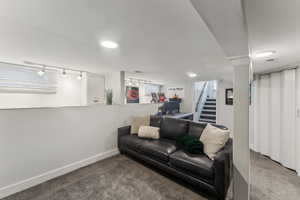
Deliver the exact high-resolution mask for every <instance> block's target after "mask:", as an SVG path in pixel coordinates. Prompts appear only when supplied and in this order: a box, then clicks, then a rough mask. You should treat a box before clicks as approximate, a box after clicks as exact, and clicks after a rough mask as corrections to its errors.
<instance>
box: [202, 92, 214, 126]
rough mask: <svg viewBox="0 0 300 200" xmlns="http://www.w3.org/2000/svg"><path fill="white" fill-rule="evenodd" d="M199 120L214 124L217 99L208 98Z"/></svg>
mask: <svg viewBox="0 0 300 200" xmlns="http://www.w3.org/2000/svg"><path fill="white" fill-rule="evenodd" d="M199 121H200V122H206V123H212V124H215V123H216V99H211V98H208V99H206V101H205V104H204V106H203V109H202V112H201V114H200V118H199Z"/></svg>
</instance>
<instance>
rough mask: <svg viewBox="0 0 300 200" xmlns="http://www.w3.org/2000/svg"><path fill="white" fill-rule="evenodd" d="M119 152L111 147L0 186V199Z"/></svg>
mask: <svg viewBox="0 0 300 200" xmlns="http://www.w3.org/2000/svg"><path fill="white" fill-rule="evenodd" d="M118 153H119V150H118V149H112V150H110V151H106V152H104V153H100V154H97V155H95V156H92V157H89V158H87V159H84V160H80V161H77V162H74V163H71V164H69V165H66V166H63V167H60V168H57V169H54V170H51V171H48V172H46V173H43V174H40V175H37V176H34V177H32V178H29V179H26V180H23V181H20V182H17V183H14V184H11V185H8V186H5V187H3V188H0V199H2V198H4V197H7V196H9V195H12V194H14V193H17V192H20V191H23V190H26V189H28V188H30V187H33V186H36V185H38V184H40V183H43V182H45V181H48V180H50V179H53V178H56V177H59V176H61V175H64V174H67V173H69V172H72V171H74V170H76V169H79V168H82V167H85V166H87V165H90V164H92V163H95V162H98V161H100V160H103V159H105V158H108V157H111V156H114V155H117V154H118Z"/></svg>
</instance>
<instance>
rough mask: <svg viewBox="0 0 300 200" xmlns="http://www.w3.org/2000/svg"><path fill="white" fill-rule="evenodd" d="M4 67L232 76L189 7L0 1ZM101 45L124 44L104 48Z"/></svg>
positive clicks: (184, 1) (145, 1)
mask: <svg viewBox="0 0 300 200" xmlns="http://www.w3.org/2000/svg"><path fill="white" fill-rule="evenodd" d="M0 23H1V27H0V35H1V37H0V44H1V45H0V52H1V53H0V56H1V57H0V60H4V61H13V62H18V63H20V62H23V61H24V60H29V61H34V62H38V63H45V64H51V65H60V66H67V67H72V68H77V69H84V70H89V71H93V72H106V71H109V70H127V71H133V70H141V71H144V72H146V73H151V74H159V76H161V77H163V78H174V79H177V80H183V79H187V77H186V72H189V71H192V72H196V73H198V74H199V76H200V78H203V79H210V78H211V79H215V78H224V77H231V76H232V69H231V64H230V63H229V62H228V61H227V60H226V58H225V57H226V56H225V54H224V52H223V50H222V49H221V47H220V46H219V44H218V42H217V41H216V39H215V38H214V36H213V34H212V33H211V32H210V31H209V29H208V28H207V26H206V24H205V23H204V21H203V20H202V19H201V18H200V17H199V15H198V14H197V12H196V10H195V9H194V7H193V6H192V4H191V3H190V1H188V0H122V1H119V0H90V1H86V0H51V1H47V0H26V1H20V0H3V1H1V7H0ZM99 40H113V41H116V42H118V43H119V48H118V49H116V50H109V49H103V48H101V47H100V46H99Z"/></svg>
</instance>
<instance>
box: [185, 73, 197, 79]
mask: <svg viewBox="0 0 300 200" xmlns="http://www.w3.org/2000/svg"><path fill="white" fill-rule="evenodd" d="M187 75H188V76H189V77H190V78H195V77H196V76H197V74H196V73H193V72H189V73H187Z"/></svg>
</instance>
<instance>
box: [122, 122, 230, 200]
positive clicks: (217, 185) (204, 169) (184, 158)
mask: <svg viewBox="0 0 300 200" xmlns="http://www.w3.org/2000/svg"><path fill="white" fill-rule="evenodd" d="M150 125H151V126H155V127H160V139H158V140H154V139H145V138H139V137H137V135H132V134H130V126H126V127H122V128H119V129H118V147H119V150H120V153H123V154H129V155H131V156H134V157H136V158H139V160H142V161H143V162H145V163H147V164H150V165H152V166H154V167H157V168H159V169H161V170H163V171H165V172H167V173H168V174H170V175H172V176H176V177H177V178H180V179H182V180H183V181H185V182H187V183H189V184H192V185H193V186H194V187H195V188H201V189H203V190H205V191H209V192H210V193H211V194H212V195H214V196H215V197H217V198H218V199H225V198H226V194H227V190H228V187H229V184H230V179H231V169H232V167H231V166H232V140H231V139H229V141H228V142H227V144H226V145H225V147H224V148H223V149H221V150H220V151H219V152H218V153H217V156H216V157H215V159H214V160H210V159H209V158H208V157H207V156H206V155H194V154H189V153H187V152H185V151H184V150H182V149H180V148H179V147H178V146H177V145H176V138H177V137H179V136H182V135H186V134H188V135H194V136H197V137H200V135H201V133H202V131H203V129H204V128H205V126H206V123H198V122H192V121H188V120H182V119H174V118H166V117H154V116H152V117H151V122H150ZM215 126H218V127H219V128H225V127H223V126H219V125H215Z"/></svg>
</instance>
